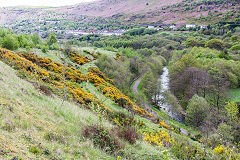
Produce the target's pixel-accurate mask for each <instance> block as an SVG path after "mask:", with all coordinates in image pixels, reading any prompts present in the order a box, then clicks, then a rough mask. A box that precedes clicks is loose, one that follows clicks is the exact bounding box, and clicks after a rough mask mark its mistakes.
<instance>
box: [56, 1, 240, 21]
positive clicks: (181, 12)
mask: <svg viewBox="0 0 240 160" xmlns="http://www.w3.org/2000/svg"><path fill="white" fill-rule="evenodd" d="M239 7H240V1H239V0H99V1H95V2H91V3H85V4H78V5H73V6H71V7H61V8H58V9H56V10H57V11H64V12H67V13H72V14H74V15H87V16H101V17H117V18H119V17H121V18H122V19H123V20H124V21H134V22H163V23H165V24H169V23H177V24H182V23H190V22H192V21H196V20H199V22H203V21H204V22H207V23H212V22H215V21H216V22H217V21H219V20H220V19H221V18H223V17H224V16H225V15H226V14H229V15H228V16H227V17H226V19H227V20H233V21H234V20H235V18H236V16H238V17H239V14H240V13H239V10H240V8H239ZM229 12H230V13H229ZM208 16H209V17H208ZM206 17H207V18H206ZM204 18H205V20H204ZM219 18H220V19H219ZM212 20H214V21H212Z"/></svg>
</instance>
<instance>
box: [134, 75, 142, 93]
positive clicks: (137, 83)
mask: <svg viewBox="0 0 240 160" xmlns="http://www.w3.org/2000/svg"><path fill="white" fill-rule="evenodd" d="M141 80H142V77H140V78H139V79H138V80H137V81H136V82H135V83H134V85H133V87H132V91H133V94H134V95H136V94H138V85H139V84H140V82H141Z"/></svg>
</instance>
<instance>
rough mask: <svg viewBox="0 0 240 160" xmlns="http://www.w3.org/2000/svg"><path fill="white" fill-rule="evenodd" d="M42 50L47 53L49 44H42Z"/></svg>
mask: <svg viewBox="0 0 240 160" xmlns="http://www.w3.org/2000/svg"><path fill="white" fill-rule="evenodd" d="M41 50H42V52H43V53H47V52H48V46H47V45H42V47H41Z"/></svg>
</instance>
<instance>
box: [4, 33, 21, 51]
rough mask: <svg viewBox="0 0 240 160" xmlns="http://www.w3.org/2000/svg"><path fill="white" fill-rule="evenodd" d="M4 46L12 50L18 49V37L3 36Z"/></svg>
mask: <svg viewBox="0 0 240 160" xmlns="http://www.w3.org/2000/svg"><path fill="white" fill-rule="evenodd" d="M2 47H3V48H7V49H10V50H14V49H18V47H19V43H18V41H17V39H16V38H14V37H13V36H11V35H8V36H6V37H4V38H3V42H2Z"/></svg>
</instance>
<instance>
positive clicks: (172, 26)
mask: <svg viewBox="0 0 240 160" xmlns="http://www.w3.org/2000/svg"><path fill="white" fill-rule="evenodd" d="M169 28H171V29H172V30H176V29H177V27H176V25H171V26H170V27H169Z"/></svg>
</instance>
